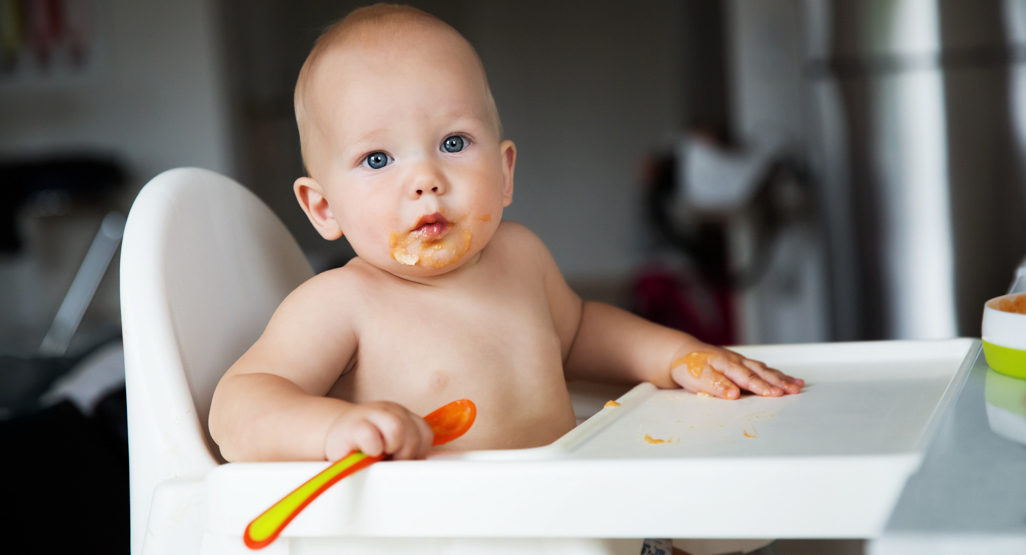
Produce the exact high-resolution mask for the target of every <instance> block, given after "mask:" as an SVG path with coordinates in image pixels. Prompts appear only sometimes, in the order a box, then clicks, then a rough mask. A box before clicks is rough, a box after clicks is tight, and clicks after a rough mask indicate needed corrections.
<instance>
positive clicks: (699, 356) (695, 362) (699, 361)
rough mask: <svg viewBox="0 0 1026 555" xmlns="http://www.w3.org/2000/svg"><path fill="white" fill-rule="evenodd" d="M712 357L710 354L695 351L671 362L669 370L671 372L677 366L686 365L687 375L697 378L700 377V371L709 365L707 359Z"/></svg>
mask: <svg viewBox="0 0 1026 555" xmlns="http://www.w3.org/2000/svg"><path fill="white" fill-rule="evenodd" d="M712 357H713V355H712V354H711V353H703V352H700V351H695V352H693V353H688V354H686V355H684V356H682V357H680V358H678V359H677V360H675V361H673V364H672V365H671V367H670V369H671V370H672V369H674V368H676V367H678V366H681V365H684V364H686V365H687V366H688V374H691V377H693V378H697V377H699V376H701V375H702V371H703V370H705V367H706V366H708V365H709V359H711V358H712Z"/></svg>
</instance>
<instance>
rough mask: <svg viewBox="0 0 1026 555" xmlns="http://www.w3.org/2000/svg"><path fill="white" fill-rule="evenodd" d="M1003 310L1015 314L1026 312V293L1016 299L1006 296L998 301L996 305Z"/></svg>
mask: <svg viewBox="0 0 1026 555" xmlns="http://www.w3.org/2000/svg"><path fill="white" fill-rule="evenodd" d="M995 308H997V309H998V310H1000V311H1001V312H1012V313H1015V314H1026V295H1019V296H1017V297H1015V298H1014V299H1009V298H1004V299H1001V300H1000V301H998V303H997V306H996V307H995Z"/></svg>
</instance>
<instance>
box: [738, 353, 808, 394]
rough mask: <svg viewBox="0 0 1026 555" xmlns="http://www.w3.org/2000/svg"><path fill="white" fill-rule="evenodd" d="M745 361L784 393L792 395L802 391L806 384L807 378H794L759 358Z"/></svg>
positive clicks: (746, 364)
mask: <svg viewBox="0 0 1026 555" xmlns="http://www.w3.org/2000/svg"><path fill="white" fill-rule="evenodd" d="M743 362H744V365H745V366H747V367H748V368H749V369H751V370H752V371H754V372H755V373H756V374H758V375H759V377H761V378H762V379H763V380H765V381H767V382H769V383H770V384H772V385H774V386H776V387H778V388H780V389H781V390H783V392H784V393H787V394H791V395H794V394H797V393H801V391H802V387H803V386H804V385H805V380H802V379H800V378H792V377H791V376H788V375H787V374H785V373H783V372H781V371H780V370H776V369H774V368H769V367H767V366H766V365H765V364H763V363H761V362H759V361H757V360H751V359H745V360H744V361H743Z"/></svg>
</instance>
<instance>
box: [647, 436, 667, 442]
mask: <svg viewBox="0 0 1026 555" xmlns="http://www.w3.org/2000/svg"><path fill="white" fill-rule="evenodd" d="M645 443H651V444H658V443H666V440H665V439H656V438H654V437H652V436H650V435H648V434H645Z"/></svg>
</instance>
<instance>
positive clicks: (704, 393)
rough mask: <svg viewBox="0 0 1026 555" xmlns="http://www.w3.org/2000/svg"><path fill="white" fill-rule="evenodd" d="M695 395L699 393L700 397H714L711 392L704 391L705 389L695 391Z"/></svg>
mask: <svg viewBox="0 0 1026 555" xmlns="http://www.w3.org/2000/svg"><path fill="white" fill-rule="evenodd" d="M695 395H697V396H698V397H703V398H704V397H712V395H711V394H709V393H706V392H704V391H699V392H698V393H695Z"/></svg>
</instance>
